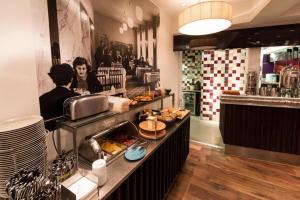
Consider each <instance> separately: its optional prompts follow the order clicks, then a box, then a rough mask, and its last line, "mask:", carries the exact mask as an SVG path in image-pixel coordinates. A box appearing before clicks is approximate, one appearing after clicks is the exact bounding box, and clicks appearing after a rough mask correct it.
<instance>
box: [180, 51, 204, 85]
mask: <svg viewBox="0 0 300 200" xmlns="http://www.w3.org/2000/svg"><path fill="white" fill-rule="evenodd" d="M182 55H183V58H182V89H183V90H189V89H190V85H192V84H195V83H196V82H197V81H200V82H202V73H201V65H202V64H201V62H202V61H201V51H184V52H183V54H182Z"/></svg>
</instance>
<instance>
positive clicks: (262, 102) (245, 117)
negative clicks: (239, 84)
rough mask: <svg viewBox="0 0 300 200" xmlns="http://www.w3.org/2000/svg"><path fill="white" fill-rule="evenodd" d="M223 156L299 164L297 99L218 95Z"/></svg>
mask: <svg viewBox="0 0 300 200" xmlns="http://www.w3.org/2000/svg"><path fill="white" fill-rule="evenodd" d="M220 100H221V105H220V107H221V110H220V112H221V113H220V131H221V135H222V138H223V142H224V144H225V153H228V154H234V155H238V156H245V157H250V158H256V159H263V160H269V161H275V162H282V163H290V164H300V156H299V155H300V140H299V139H300V124H299V119H300V109H299V108H300V99H299V98H281V97H265V96H246V95H221V98H220Z"/></svg>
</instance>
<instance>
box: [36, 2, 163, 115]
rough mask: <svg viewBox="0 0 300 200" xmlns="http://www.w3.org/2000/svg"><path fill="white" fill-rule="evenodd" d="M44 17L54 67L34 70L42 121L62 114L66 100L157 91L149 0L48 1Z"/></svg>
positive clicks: (155, 23)
mask: <svg viewBox="0 0 300 200" xmlns="http://www.w3.org/2000/svg"><path fill="white" fill-rule="evenodd" d="M48 15H49V25H50V26H49V27H50V31H49V32H50V40H51V41H50V42H51V55H52V66H46V65H43V66H39V68H41V69H38V76H39V77H43V78H42V79H39V80H42V82H39V94H40V107H41V114H42V116H43V117H44V118H45V119H49V118H53V117H59V116H61V115H62V110H60V108H58V107H61V106H62V105H61V103H62V102H63V101H64V100H65V99H66V98H67V97H70V96H76V95H85V94H91V93H99V92H101V93H103V94H108V95H122V96H124V97H129V98H130V97H133V96H137V95H140V94H142V93H144V92H145V90H148V89H149V88H150V89H154V88H156V87H158V85H159V81H160V71H159V69H158V68H157V45H158V44H157V32H158V28H159V9H158V7H156V6H155V5H154V4H153V3H152V2H151V1H150V0H48ZM45 72H46V73H47V74H45ZM45 84H47V85H45ZM53 102H56V104H55V103H53ZM49 105H51V106H49ZM51 107H52V108H51ZM54 108H56V109H54Z"/></svg>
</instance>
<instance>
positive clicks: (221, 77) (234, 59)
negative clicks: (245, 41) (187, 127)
mask: <svg viewBox="0 0 300 200" xmlns="http://www.w3.org/2000/svg"><path fill="white" fill-rule="evenodd" d="M246 52H247V51H246V49H230V50H211V51H185V52H183V58H182V70H183V80H182V87H183V88H182V89H185V88H184V87H187V86H189V85H190V84H191V83H192V82H193V80H194V82H196V80H200V81H201V86H202V94H201V116H202V118H203V119H206V120H216V121H217V120H219V115H220V93H221V91H223V90H239V91H243V90H244V84H245V80H246V77H245V69H246V58H247V55H246V54H247V53H246Z"/></svg>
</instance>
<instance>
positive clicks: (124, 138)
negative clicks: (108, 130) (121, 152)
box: [111, 134, 138, 146]
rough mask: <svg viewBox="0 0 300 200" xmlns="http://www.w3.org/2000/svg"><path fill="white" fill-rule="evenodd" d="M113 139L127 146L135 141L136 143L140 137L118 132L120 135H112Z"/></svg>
mask: <svg viewBox="0 0 300 200" xmlns="http://www.w3.org/2000/svg"><path fill="white" fill-rule="evenodd" d="M111 139H112V140H114V141H116V142H118V143H120V144H123V145H126V146H131V145H132V144H133V143H135V142H136V141H137V139H138V138H136V137H134V136H131V135H122V134H118V135H116V136H114V137H112V138H111Z"/></svg>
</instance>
